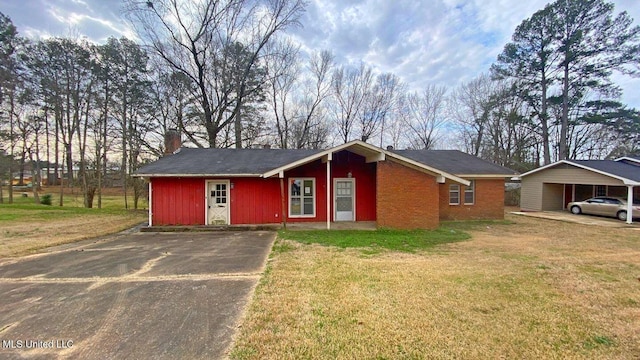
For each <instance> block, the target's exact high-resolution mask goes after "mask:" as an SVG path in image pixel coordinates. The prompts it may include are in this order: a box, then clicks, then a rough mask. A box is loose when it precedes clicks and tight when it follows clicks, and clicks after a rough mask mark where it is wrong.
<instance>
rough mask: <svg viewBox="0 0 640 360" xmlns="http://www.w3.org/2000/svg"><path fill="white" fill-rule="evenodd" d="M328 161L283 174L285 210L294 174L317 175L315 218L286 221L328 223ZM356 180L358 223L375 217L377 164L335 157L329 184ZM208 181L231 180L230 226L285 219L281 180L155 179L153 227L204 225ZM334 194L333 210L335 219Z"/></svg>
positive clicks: (346, 156)
mask: <svg viewBox="0 0 640 360" xmlns="http://www.w3.org/2000/svg"><path fill="white" fill-rule="evenodd" d="M326 171H327V165H326V163H322V161H320V160H318V161H314V162H312V163H309V164H306V165H303V166H300V167H298V168H296V169H293V170H291V171H287V172H286V173H285V189H284V190H285V214H287V215H288V211H289V207H288V206H289V204H288V203H289V189H288V188H287V186H288V184H289V179H290V178H297V177H304V178H314V179H315V186H316V190H315V191H316V192H315V201H316V202H315V204H316V209H315V210H316V212H315V216H314V217H305V218H296V217H293V218H291V217H287V221H288V222H304V221H307V222H318V221H327V192H326V191H327V184H326V179H327V173H326ZM349 173H351V177H352V178H354V179H355V187H356V199H355V202H356V221H375V220H376V163H366V162H365V159H364V157H362V156H359V155H357V154H353V153H350V152H348V151H341V152H339V153H336V154H334V155H333V161H331V184H330V187H333V180H334V179H335V178H348V174H349ZM208 180H228V181H229V182H230V184H233V186H232V187H233V188H232V189H230V190H229V196H230V199H229V205H230V216H231V219H230V223H231V224H269V223H280V222H282V201H281V197H280V179H278V178H271V179H262V178H230V179H228V178H216V179H213V178H211V179H209V178H153V179H151V187H152V190H151V191H152V221H153V225H158V226H159V225H204V224H205V207H206V199H205V197H206V193H205V186H206V182H207V181H208ZM333 201H334V200H333V192H331V200H330V210H331V220H333Z"/></svg>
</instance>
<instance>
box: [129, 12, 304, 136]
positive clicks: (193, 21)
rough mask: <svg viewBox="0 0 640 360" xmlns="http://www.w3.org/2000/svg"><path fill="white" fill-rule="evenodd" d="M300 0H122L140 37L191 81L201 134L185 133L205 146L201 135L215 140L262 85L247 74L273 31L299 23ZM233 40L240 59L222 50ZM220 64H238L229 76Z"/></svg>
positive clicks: (272, 34) (263, 49)
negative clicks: (240, 52) (239, 49)
mask: <svg viewBox="0 0 640 360" xmlns="http://www.w3.org/2000/svg"><path fill="white" fill-rule="evenodd" d="M305 5H306V4H305V2H304V1H303V0H268V1H265V2H252V1H249V0H210V1H187V2H184V1H180V0H155V1H147V2H146V3H145V2H140V1H137V0H128V2H127V8H128V16H129V18H130V20H131V22H132V23H133V24H134V26H135V27H136V29H137V31H138V34H139V35H140V37H141V38H142V39H144V41H145V42H147V43H148V44H149V45H150V46H151V48H152V49H153V50H154V51H155V52H156V53H157V55H158V56H160V57H161V58H162V59H164V61H165V63H166V64H167V65H168V66H169V67H171V68H172V69H174V70H175V71H177V72H180V73H183V74H185V75H186V76H187V77H189V78H190V79H191V81H193V83H194V84H195V85H196V86H195V91H194V93H193V95H194V97H195V98H197V99H198V105H199V108H200V111H201V113H200V119H201V125H202V126H203V127H204V128H205V130H206V138H205V139H200V138H198V137H197V134H196V133H191V132H187V133H186V135H187V136H188V137H189V139H190V140H191V141H192V142H193V143H194V144H196V145H198V146H204V144H203V140H204V141H206V142H207V145H208V146H210V147H216V146H217V145H218V136H219V135H220V134H221V132H222V131H223V130H224V128H225V127H227V126H228V125H230V124H232V123H233V122H234V121H241V120H238V119H237V118H238V117H239V114H240V112H241V110H242V107H243V105H244V104H245V101H247V99H248V98H250V97H251V96H252V94H253V93H254V92H256V91H259V89H260V87H261V85H262V83H261V82H259V81H258V82H254V81H250V80H254V79H251V77H252V76H255V71H256V68H257V67H258V66H259V64H260V62H261V60H262V57H263V56H264V55H265V54H264V52H265V47H266V45H267V44H268V43H269V41H270V40H271V39H272V37H273V36H274V35H275V34H277V33H279V32H280V31H282V30H284V29H285V28H287V27H289V26H291V25H296V24H298V18H299V17H300V15H301V14H302V12H303V11H304V8H305ZM234 44H242V46H243V48H244V49H245V51H246V53H245V55H246V56H245V57H244V58H243V61H241V62H237V61H236V62H234V61H230V60H231V59H229V56H230V55H232V54H233V52H230V51H226V50H228V49H229V48H231V47H232V46H234ZM225 64H234V65H241V66H240V68H239V70H240V71H234V72H233V73H234V74H233V75H234V76H233V79H230V78H229V76H227V75H229V71H226V70H228V69H224V68H223V69H220V66H221V65H222V66H224V65H225ZM230 80H234V81H230ZM236 145H239V142H238V139H236Z"/></svg>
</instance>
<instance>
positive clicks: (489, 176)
mask: <svg viewBox="0 0 640 360" xmlns="http://www.w3.org/2000/svg"><path fill="white" fill-rule="evenodd" d="M456 176H459V177H461V178H475V179H504V178H512V177H515V176H518V174H516V173H513V174H456Z"/></svg>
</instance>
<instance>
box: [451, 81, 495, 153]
mask: <svg viewBox="0 0 640 360" xmlns="http://www.w3.org/2000/svg"><path fill="white" fill-rule="evenodd" d="M494 86H495V83H494V82H493V81H492V80H491V78H490V77H489V76H487V75H486V74H483V75H481V76H479V77H477V78H475V79H473V80H471V81H469V82H467V83H464V84H462V85H460V86H459V87H458V88H457V89H456V90H455V91H454V92H453V94H452V95H451V99H450V105H451V106H450V108H449V110H450V111H451V114H452V115H453V117H454V119H455V120H456V122H457V124H458V125H459V127H460V129H461V135H462V138H463V139H462V140H463V143H464V145H465V151H467V152H469V153H471V154H473V155H476V156H478V155H479V154H480V149H481V148H482V142H483V140H484V136H485V134H486V131H487V123H488V121H489V116H490V113H491V110H492V109H493V106H494V104H493V103H492V99H491V96H492V94H494V93H495V89H494Z"/></svg>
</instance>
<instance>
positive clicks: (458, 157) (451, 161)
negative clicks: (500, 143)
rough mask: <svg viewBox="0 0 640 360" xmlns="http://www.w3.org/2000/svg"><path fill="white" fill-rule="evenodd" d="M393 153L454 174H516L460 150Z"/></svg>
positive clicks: (401, 151)
mask: <svg viewBox="0 0 640 360" xmlns="http://www.w3.org/2000/svg"><path fill="white" fill-rule="evenodd" d="M392 152H393V153H395V154H398V155H401V156H404V157H406V158H409V159H411V160H414V161H417V162H420V163H422V164H425V165H428V166H431V167H433V168H436V169H440V170H442V171H446V172H448V173H450V174H454V175H471V174H473V175H516V172H515V171H513V170H511V169H508V168H506V167H503V166H500V165H496V164H494V163H492V162H489V161H486V160H483V159H480V158H479V157H477V156H473V155H469V154H467V153H463V152H462V151H458V150H392Z"/></svg>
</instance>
